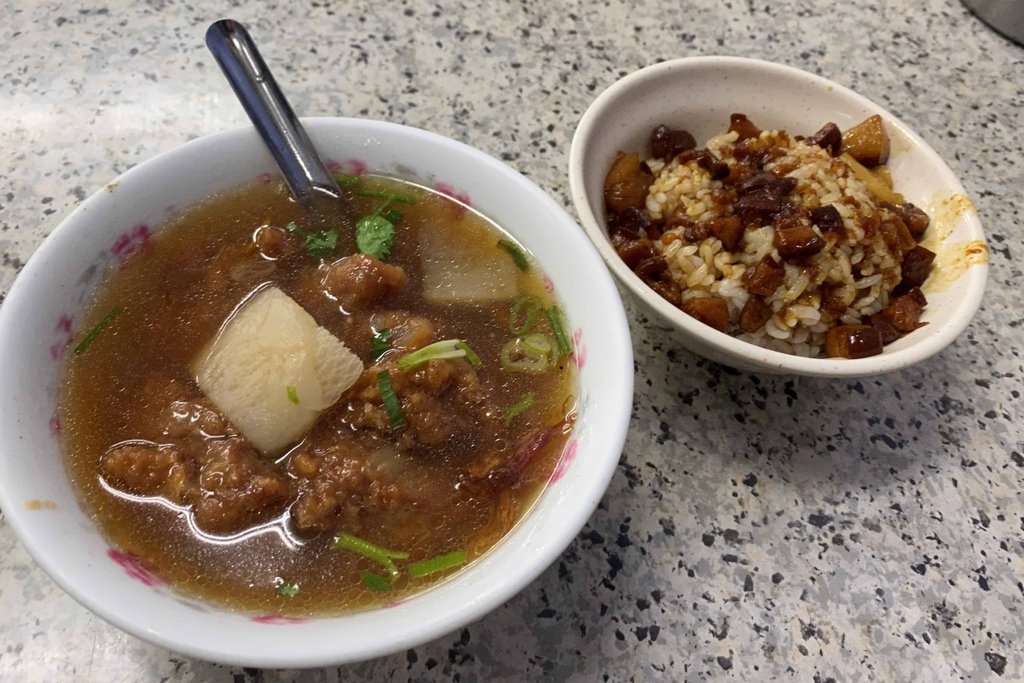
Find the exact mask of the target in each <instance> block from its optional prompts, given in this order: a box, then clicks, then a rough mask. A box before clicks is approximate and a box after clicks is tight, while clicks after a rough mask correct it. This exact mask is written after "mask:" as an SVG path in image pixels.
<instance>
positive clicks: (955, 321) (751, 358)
mask: <svg viewBox="0 0 1024 683" xmlns="http://www.w3.org/2000/svg"><path fill="white" fill-rule="evenodd" d="M707 68H715V69H722V68H731V69H743V70H755V71H761V72H763V73H764V72H767V73H770V74H772V75H774V76H777V77H783V78H788V79H799V80H801V81H805V82H810V83H811V84H813V85H817V86H819V87H821V88H822V89H823V90H825V91H829V92H836V93H838V94H840V95H842V96H844V97H847V98H850V99H851V100H853V101H854V102H855V103H856V104H858V105H860V106H861V107H863V108H864V109H865V110H868V111H872V112H877V113H878V114H880V115H881V116H882V118H883V119H884V120H885V121H886V124H887V125H890V126H892V127H894V128H896V129H897V130H899V132H900V133H901V134H902V135H903V136H905V138H906V139H907V140H908V141H909V142H910V143H911V144H912V145H913V147H915V148H917V149H918V150H920V151H921V152H922V153H923V154H924V155H925V157H926V159H927V161H928V163H929V164H930V165H931V166H933V167H934V168H935V169H937V170H938V171H939V173H940V174H941V175H942V176H943V180H944V181H945V183H946V184H948V185H949V186H950V187H952V188H953V190H954V191H955V192H956V193H958V194H962V195H964V196H967V192H966V190H965V189H964V187H963V185H962V184H961V183H960V180H959V179H958V178H957V177H956V175H955V174H954V173H953V171H952V170H951V169H950V168H949V166H948V165H947V164H946V163H945V161H943V160H942V158H941V157H940V156H939V155H938V153H937V152H935V150H934V149H932V147H931V146H930V145H929V144H928V143H926V142H925V141H924V140H923V139H922V138H921V137H920V136H919V135H918V134H917V133H916V132H914V131H913V130H912V129H911V128H910V127H909V126H908V125H907V124H906V123H904V122H903V121H901V120H900V119H899V118H898V117H896V116H895V115H893V114H892V113H891V112H889V111H888V110H887V109H885V108H884V107H882V106H880V105H878V104H876V103H875V102H872V101H871V100H869V99H868V98H866V97H864V96H863V95H860V94H858V93H857V92H855V91H853V90H851V89H850V88H847V87H846V86H844V85H841V84H839V83H836V82H835V81H832V80H830V79H828V78H825V77H824V76H820V75H818V74H814V73H811V72H808V71H804V70H802V69H798V68H796V67H792V66H788V65H785V64H780V63H777V62H770V61H766V60H762V59H756V58H751V57H735V56H725V55H706V56H697V57H680V58H677V59H671V60H666V61H663V62H658V63H655V64H651V65H649V66H646V67H643V68H641V69H639V70H637V71H633V72H631V73H629V74H627V75H625V76H623V77H622V78H619V79H618V80H617V81H615V82H614V83H613V84H612V85H610V86H608V88H606V89H605V90H604V91H603V92H601V94H600V95H598V96H597V98H596V99H595V100H594V101H593V102H592V103H591V104H590V106H589V107H588V108H587V110H586V111H585V112H584V114H583V116H582V118H581V119H580V122H579V124H578V125H577V127H576V131H575V133H574V135H573V139H572V145H571V148H570V151H569V188H570V196H571V198H572V201H573V205H574V206H575V208H576V213H577V216H578V217H579V219H580V223H581V224H582V226H583V229H584V231H585V232H586V233H587V236H588V237H589V238H590V241H591V242H592V243H593V244H594V246H595V247H597V250H598V252H599V253H600V254H601V257H602V258H603V259H604V261H605V264H606V265H607V266H608V268H609V269H610V270H611V271H612V273H613V274H614V275H615V277H616V278H617V279H618V281H619V282H621V283H622V284H623V285H624V286H625V287H626V288H627V289H629V291H630V292H631V293H632V294H633V295H634V296H635V297H636V298H637V299H639V300H640V301H642V302H643V303H644V304H646V305H647V306H649V307H650V308H652V309H653V310H654V311H655V312H656V313H658V314H659V315H660V316H661V317H662V318H664V319H665V320H666V321H668V322H669V323H671V324H672V325H673V326H675V327H676V328H680V329H681V330H682V331H683V333H684V334H688V335H689V336H691V337H697V338H700V339H701V340H702V341H703V342H704V343H706V344H708V345H709V346H712V347H716V348H718V349H721V351H722V352H724V353H725V354H726V355H727V356H729V357H730V359H732V360H735V359H743V360H744V361H746V362H747V363H753V364H755V365H757V366H758V367H760V368H761V369H767V368H771V371H773V372H782V373H789V374H796V375H805V376H812V377H830V378H837V379H838V378H856V377H867V376H872V375H878V374H883V373H888V372H894V371H897V370H900V369H903V368H906V367H908V366H910V365H913V364H915V363H918V362H921V361H923V360H926V359H928V358H930V357H932V356H933V355H935V354H937V353H939V352H940V351H942V350H943V349H944V348H946V347H947V346H948V345H949V344H951V343H952V342H953V341H954V340H955V339H956V338H957V337H958V336H960V334H961V333H962V332H963V331H964V330H965V329H966V328H967V326H968V325H969V324H970V322H971V319H972V318H973V317H974V315H975V313H977V311H978V308H979V307H980V306H981V300H982V295H983V294H984V291H985V284H986V282H987V278H988V269H989V264H988V260H986V261H985V262H984V263H980V264H975V265H972V266H971V267H970V268H968V269H967V270H966V271H965V272H964V273H963V274H962V275H961V276H960V277H959V278H958V279H957V282H960V283H962V284H963V285H964V287H963V289H964V296H963V297H962V298H961V299H960V301H959V303H958V305H957V306H956V314H955V317H953V318H951V319H950V321H949V322H947V323H946V324H944V325H943V326H942V327H941V328H939V330H938V332H937V333H935V334H932V335H929V336H927V337H924V338H923V339H921V340H920V341H917V342H915V343H914V344H911V345H910V346H908V347H906V348H903V349H899V350H895V351H887V352H885V353H882V354H879V355H877V356H870V357H867V358H858V359H836V358H828V357H818V358H804V357H801V356H797V355H794V354H788V353H783V352H781V351H774V350H772V349H767V348H763V347H759V346H757V345H755V344H751V343H750V342H746V341H743V340H741V339H738V338H736V337H733V336H731V335H729V334H727V333H725V332H720V331H718V330H716V329H714V328H711V327H709V326H707V325H704V324H702V323H700V322H698V321H697V320H696V319H695V318H693V317H691V316H689V315H687V314H686V313H683V311H682V310H681V309H679V308H676V307H675V306H673V305H672V304H670V303H669V302H668V301H666V300H665V299H664V298H662V297H661V296H660V295H658V294H657V293H656V292H655V291H654V290H653V289H651V288H650V287H649V286H648V285H647V284H645V283H644V282H643V281H642V280H641V279H640V278H639V277H638V276H637V275H636V274H635V273H634V272H633V271H632V270H631V269H630V268H628V267H627V266H626V264H625V263H624V262H623V261H622V259H620V258H619V256H618V254H616V253H615V251H614V249H613V248H612V246H611V243H610V241H609V239H608V236H607V234H606V233H605V231H604V229H603V227H602V223H603V221H602V220H600V219H599V218H598V217H597V216H596V215H595V214H594V212H593V211H592V210H591V209H590V205H589V202H588V201H587V198H588V195H587V192H586V186H585V183H584V177H585V174H586V169H585V165H584V161H585V159H584V157H585V152H586V147H587V143H588V142H589V140H590V139H591V137H592V136H594V135H595V134H597V133H598V132H599V127H600V124H601V123H602V121H601V119H602V116H603V114H604V111H605V110H606V109H607V108H608V107H609V106H610V105H611V104H612V103H614V102H616V101H618V100H619V99H620V98H623V97H627V96H628V94H629V93H630V92H631V91H632V90H633V89H634V88H635V87H636V86H637V85H638V84H642V83H643V82H644V81H646V80H648V79H655V78H663V77H665V75H666V74H668V73H672V72H679V71H682V70H700V69H707ZM963 220H964V221H965V222H966V223H967V224H968V226H969V228H970V229H971V232H972V233H974V234H973V237H974V239H977V240H981V241H982V242H984V241H985V237H984V232H983V231H982V228H981V223H980V220H979V219H978V216H977V212H976V211H971V212H967V213H966V214H965V216H964V217H963ZM695 353H700V352H696V351H695ZM719 362H725V363H729V362H730V361H724V360H723V361H719ZM738 367H742V365H739V366H738Z"/></svg>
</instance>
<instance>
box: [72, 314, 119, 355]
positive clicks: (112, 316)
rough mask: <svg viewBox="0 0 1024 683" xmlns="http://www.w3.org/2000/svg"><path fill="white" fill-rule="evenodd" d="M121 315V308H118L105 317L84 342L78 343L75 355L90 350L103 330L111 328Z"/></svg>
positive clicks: (84, 338)
mask: <svg viewBox="0 0 1024 683" xmlns="http://www.w3.org/2000/svg"><path fill="white" fill-rule="evenodd" d="M119 315H121V307H120V306H117V307H116V308H114V309H113V310H111V311H110V313H107V314H106V315H105V316H103V320H101V321H99V322H98V323H96V327H94V328H92V329H91V330H89V334H87V335H85V336H84V337H82V341H80V342H78V345H77V346H76V347H75V354H76V355H77V354H79V353H81V352H82V351H85V350H86V349H87V348H89V345H90V344H92V343H93V342H94V341H96V337H98V336H100V335H101V334H102V333H103V330H105V329H107V328H108V327H110V323H112V322H114V319H115V318H117V316H119Z"/></svg>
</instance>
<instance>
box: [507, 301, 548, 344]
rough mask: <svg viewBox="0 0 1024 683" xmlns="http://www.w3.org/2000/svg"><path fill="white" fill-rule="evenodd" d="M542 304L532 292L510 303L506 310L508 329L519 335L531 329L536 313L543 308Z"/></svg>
mask: <svg viewBox="0 0 1024 683" xmlns="http://www.w3.org/2000/svg"><path fill="white" fill-rule="evenodd" d="M543 308H544V304H543V303H541V300H540V299H538V298H537V297H535V296H534V295H532V294H524V295H522V296H521V297H519V298H518V299H516V300H515V301H514V302H513V303H512V308H511V309H510V310H509V312H508V330H509V332H511V333H512V334H514V335H515V336H517V337H521V336H523V335H524V334H526V333H527V332H529V331H530V330H532V329H533V323H534V321H536V320H537V314H538V313H540V312H541V310H543Z"/></svg>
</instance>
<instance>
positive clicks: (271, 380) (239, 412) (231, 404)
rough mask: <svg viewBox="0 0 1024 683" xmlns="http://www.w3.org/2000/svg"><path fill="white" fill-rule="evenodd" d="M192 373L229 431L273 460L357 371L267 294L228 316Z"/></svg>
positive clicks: (290, 307) (340, 347)
mask: <svg viewBox="0 0 1024 683" xmlns="http://www.w3.org/2000/svg"><path fill="white" fill-rule="evenodd" d="M192 369H193V371H194V373H195V376H196V381H197V382H198V384H199V388H200V389H202V390H203V393H205V394H206V396H207V397H209V399H210V400H211V401H213V403H214V404H215V405H216V406H217V408H218V409H219V410H220V411H221V412H222V413H223V414H224V416H225V417H226V418H227V419H228V420H230V421H231V424H233V425H234V426H235V427H236V428H237V429H238V430H239V431H240V432H241V433H242V434H243V435H244V436H245V437H246V438H247V439H248V440H249V441H250V442H251V443H252V445H253V446H255V447H256V449H257V450H259V451H260V452H261V453H264V454H272V453H276V452H279V451H280V450H282V449H283V448H285V447H286V446H289V445H291V444H293V443H295V442H296V441H298V440H299V439H300V438H302V436H304V435H305V433H306V432H307V431H308V430H309V428H310V427H311V426H312V425H313V422H314V421H315V420H316V418H317V417H318V416H319V415H320V413H321V412H322V411H323V410H324V409H326V408H328V407H330V406H331V405H333V404H334V402H335V401H337V400H338V398H339V397H340V396H341V394H342V393H343V392H344V391H345V390H346V389H348V388H349V387H350V386H352V384H353V383H354V382H355V381H356V379H357V378H358V377H359V375H360V373H362V371H363V364H362V362H361V361H360V360H359V358H358V357H357V356H356V355H355V354H353V353H352V352H351V351H349V350H348V348H347V347H346V346H345V345H344V344H342V343H341V342H340V341H339V340H338V339H337V338H336V337H335V336H334V335H332V334H331V333H330V332H328V331H327V330H325V329H324V328H322V327H320V326H319V325H317V324H316V321H315V320H313V316H311V315H310V314H309V313H307V312H306V311H305V310H304V309H303V308H302V306H300V305H299V304H298V303H296V302H295V301H294V300H293V299H292V298H291V297H289V296H288V295H287V294H285V293H284V292H282V291H281V290H280V289H278V288H277V287H268V288H267V289H264V290H261V291H260V292H259V293H257V294H256V295H255V296H253V297H252V299H250V300H249V301H246V302H245V303H244V304H243V305H242V306H241V307H240V308H239V309H237V310H236V311H235V312H234V314H233V315H232V316H231V318H229V319H228V321H227V322H226V323H225V324H224V326H223V327H222V328H221V330H220V333H219V334H218V335H217V336H216V337H215V338H214V339H213V341H212V342H210V344H208V345H207V346H206V348H205V349H204V350H203V351H202V352H200V353H199V355H198V356H197V357H196V358H195V360H194V361H193V363H192Z"/></svg>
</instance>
